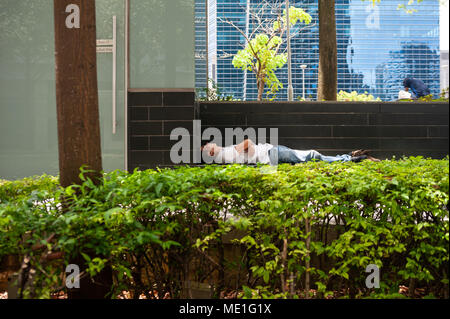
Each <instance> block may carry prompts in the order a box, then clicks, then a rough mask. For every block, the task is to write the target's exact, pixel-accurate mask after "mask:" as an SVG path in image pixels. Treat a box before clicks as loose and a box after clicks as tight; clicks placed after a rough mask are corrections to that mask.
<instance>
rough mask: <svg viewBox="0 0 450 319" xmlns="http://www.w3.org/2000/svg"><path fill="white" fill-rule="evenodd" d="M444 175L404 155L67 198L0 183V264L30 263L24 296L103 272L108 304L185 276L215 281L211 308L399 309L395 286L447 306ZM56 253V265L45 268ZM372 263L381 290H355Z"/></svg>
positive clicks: (199, 173)
mask: <svg viewBox="0 0 450 319" xmlns="http://www.w3.org/2000/svg"><path fill="white" fill-rule="evenodd" d="M266 168H267V167H266ZM448 174H449V160H448V158H447V159H444V160H431V159H423V158H420V157H417V158H414V157H412V158H404V159H401V160H398V161H395V160H394V161H382V162H380V163H374V162H363V163H359V164H355V163H341V164H337V163H335V164H327V163H323V162H317V163H314V162H313V163H307V164H302V165H296V166H290V165H280V166H279V167H278V169H277V170H276V171H274V172H270V173H268V172H266V171H264V167H248V166H240V165H232V166H207V167H194V168H188V167H181V168H178V169H174V170H170V169H166V170H158V171H155V170H149V171H143V172H140V171H135V172H134V173H132V174H128V173H126V172H122V171H115V172H112V173H109V174H105V175H104V177H103V180H102V182H101V183H100V185H99V186H95V185H94V184H93V183H92V181H91V180H89V179H87V180H86V179H83V180H84V183H83V184H82V185H81V186H72V187H69V188H66V189H61V188H59V186H58V185H57V183H58V181H57V179H56V178H53V177H49V176H43V177H40V178H37V179H26V180H23V181H15V182H6V181H3V182H0V259H1V258H4V257H6V256H10V255H18V256H20V258H23V257H25V256H27V257H29V258H30V265H31V267H32V268H33V269H35V270H36V274H35V276H34V283H33V285H32V286H31V287H32V288H31V289H28V290H27V291H25V296H26V297H40V298H48V297H50V295H51V294H52V293H54V292H55V291H57V290H58V289H63V290H64V288H62V287H63V286H64V285H63V283H64V276H63V275H64V270H65V267H64V266H65V265H67V264H68V263H69V261H70V260H73V259H74V258H77V257H79V256H83V258H85V260H86V261H87V264H88V265H89V268H88V269H87V273H88V274H90V275H91V276H94V275H95V274H96V273H97V272H98V271H100V270H101V269H102V268H103V267H104V266H105V265H109V266H111V267H112V268H113V271H114V277H115V278H114V283H115V284H114V287H113V291H112V293H111V296H114V297H115V296H117V295H118V294H119V293H120V292H121V291H124V290H127V291H131V292H132V293H133V294H134V295H140V294H142V293H144V294H146V295H147V297H148V298H152V297H155V295H158V296H159V297H163V296H170V297H171V298H179V297H182V296H184V295H183V282H184V281H185V280H187V278H188V277H189V279H190V280H193V281H198V282H205V283H208V282H209V283H214V288H215V296H216V297H219V296H221V295H223V294H224V293H226V291H228V290H229V289H236V290H237V291H238V292H239V295H238V297H240V298H305V297H316V298H324V297H334V298H337V297H356V298H364V297H370V298H386V297H401V296H402V295H400V294H399V293H398V291H399V286H401V285H403V286H407V287H410V288H412V289H413V288H414V287H416V288H421V289H423V290H421V291H422V292H423V295H426V296H428V297H437V298H442V297H448V262H449V220H448V217H449V212H448V199H449V175H448ZM81 176H84V175H83V174H81ZM62 198H64V201H62V200H61V199H62ZM62 207H65V209H64V212H63V209H62ZM236 230H238V231H239V232H240V234H241V235H240V236H237V237H236V239H234V240H233V241H232V244H231V245H235V247H236V249H238V251H240V254H238V258H235V257H236V254H235V255H233V256H234V258H230V257H229V254H227V253H226V250H227V249H230V247H229V246H230V244H225V243H224V238H225V237H224V236H226V235H227V234H228V233H230V232H232V231H233V232H235V231H236ZM330 234H333V235H330ZM51 235H54V236H51ZM49 237H51V238H52V239H51V240H49V241H46V238H49ZM37 245H42V247H40V249H36V246H37ZM239 249H240V250H239ZM54 252H62V253H63V257H62V258H63V259H62V260H53V261H49V260H46V259H45V256H47V255H49V254H51V253H54ZM102 256H104V257H102ZM369 264H376V265H377V266H378V267H379V269H380V288H378V289H376V288H372V289H368V288H366V285H365V280H366V277H367V275H368V273H366V272H365V270H366V266H368V265H369ZM230 278H231V279H230ZM230 280H231V282H233V285H235V286H234V287H230V284H229V283H230ZM308 288H309V289H308ZM310 289H311V290H310ZM305 291H309V292H310V293H308V296H307V295H306V294H305Z"/></svg>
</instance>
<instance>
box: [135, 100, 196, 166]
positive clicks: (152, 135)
mask: <svg viewBox="0 0 450 319" xmlns="http://www.w3.org/2000/svg"><path fill="white" fill-rule="evenodd" d="M195 117H196V104H195V93H194V92H129V93H128V169H129V170H134V169H135V168H136V167H139V168H140V169H148V168H155V167H157V166H158V167H170V166H172V165H173V164H172V163H171V161H170V158H169V154H170V149H171V148H172V146H173V145H174V144H175V143H176V142H177V141H171V140H170V133H171V132H172V130H173V129H174V128H177V127H184V128H187V129H188V130H189V131H190V132H191V133H192V121H193V120H194V119H195Z"/></svg>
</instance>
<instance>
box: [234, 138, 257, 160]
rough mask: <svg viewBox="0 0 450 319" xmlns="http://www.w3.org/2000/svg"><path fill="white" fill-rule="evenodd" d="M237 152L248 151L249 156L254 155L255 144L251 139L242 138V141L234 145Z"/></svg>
mask: <svg viewBox="0 0 450 319" xmlns="http://www.w3.org/2000/svg"><path fill="white" fill-rule="evenodd" d="M235 148H236V151H237V152H238V153H239V154H242V153H248V156H249V158H251V157H253V155H255V144H254V143H253V142H252V141H251V140H248V139H247V140H244V141H243V142H242V143H240V144H238V145H236V146H235Z"/></svg>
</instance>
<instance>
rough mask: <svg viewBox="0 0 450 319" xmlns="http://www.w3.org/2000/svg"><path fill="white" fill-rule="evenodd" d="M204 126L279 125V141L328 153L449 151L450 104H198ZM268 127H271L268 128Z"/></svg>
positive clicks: (435, 153) (425, 153) (383, 155)
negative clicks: (357, 150)
mask: <svg viewBox="0 0 450 319" xmlns="http://www.w3.org/2000/svg"><path fill="white" fill-rule="evenodd" d="M200 118H201V120H202V127H203V129H204V128H207V127H217V128H219V129H221V131H222V134H223V135H224V132H225V128H227V127H228V128H236V127H242V128H243V129H246V128H248V127H253V128H255V129H257V128H267V129H269V128H278V130H279V133H278V134H279V144H281V145H286V146H288V147H291V148H294V149H316V150H317V151H319V152H322V153H323V154H326V155H336V154H344V153H348V152H349V151H351V150H355V149H361V148H363V149H371V150H373V154H374V156H377V157H379V158H391V157H392V156H396V157H401V156H402V155H407V156H410V155H413V156H419V155H422V156H426V157H432V158H443V157H445V156H446V155H448V153H449V152H448V150H449V146H448V124H449V105H448V103H373V102H372V103H359V102H351V103H332V102H310V103H277V102H274V103H250V102H233V103H223V102H220V103H214V102H210V103H206V102H205V103H200ZM267 132H268V131H267Z"/></svg>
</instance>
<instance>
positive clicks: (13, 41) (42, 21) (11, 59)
mask: <svg viewBox="0 0 450 319" xmlns="http://www.w3.org/2000/svg"><path fill="white" fill-rule="evenodd" d="M53 28H54V27H53V1H52V0H20V1H17V0H1V1H0V30H1V32H0V178H7V179H12V178H20V177H24V176H29V175H35V174H42V173H49V174H58V148H57V147H58V143H57V129H56V98H55V66H54V32H53Z"/></svg>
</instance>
